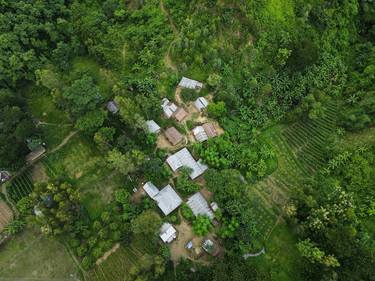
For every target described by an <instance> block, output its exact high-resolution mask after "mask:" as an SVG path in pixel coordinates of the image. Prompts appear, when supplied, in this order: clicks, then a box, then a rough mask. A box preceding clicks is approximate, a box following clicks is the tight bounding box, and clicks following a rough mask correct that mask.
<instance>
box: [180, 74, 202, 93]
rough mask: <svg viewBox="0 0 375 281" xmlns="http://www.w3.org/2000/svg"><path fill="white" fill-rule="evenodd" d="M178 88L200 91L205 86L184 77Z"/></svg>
mask: <svg viewBox="0 0 375 281" xmlns="http://www.w3.org/2000/svg"><path fill="white" fill-rule="evenodd" d="M178 86H179V87H182V88H186V89H193V90H199V89H202V87H203V84H202V83H201V82H199V81H196V80H193V79H190V78H186V77H182V79H181V81H180V83H179V84H178Z"/></svg>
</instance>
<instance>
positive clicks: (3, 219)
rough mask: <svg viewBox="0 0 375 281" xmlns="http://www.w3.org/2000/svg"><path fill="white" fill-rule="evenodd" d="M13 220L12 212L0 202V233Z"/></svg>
mask: <svg viewBox="0 0 375 281" xmlns="http://www.w3.org/2000/svg"><path fill="white" fill-rule="evenodd" d="M12 219H13V212H12V210H11V209H10V208H9V207H8V205H7V204H6V203H5V202H3V201H1V202H0V231H3V229H4V228H5V226H6V225H7V224H8V223H9V222H10V221H11V220H12Z"/></svg>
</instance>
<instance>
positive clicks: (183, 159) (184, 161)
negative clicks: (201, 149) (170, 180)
mask: <svg viewBox="0 0 375 281" xmlns="http://www.w3.org/2000/svg"><path fill="white" fill-rule="evenodd" d="M167 163H168V165H169V166H170V167H171V169H172V170H173V171H174V172H176V171H177V170H178V169H180V168H181V167H184V166H186V167H189V168H191V169H192V172H191V173H190V175H189V176H190V178H191V179H195V178H197V177H199V176H200V175H202V174H203V173H204V172H205V171H206V170H207V169H208V167H207V166H206V165H204V164H203V163H202V162H201V161H198V162H197V161H195V159H194V158H193V156H192V155H191V154H190V152H189V150H188V149H187V148H186V147H185V148H183V149H181V150H180V151H178V152H176V153H175V154H173V155H171V156H169V157H168V158H167Z"/></svg>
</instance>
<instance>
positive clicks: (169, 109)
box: [161, 98, 178, 118]
mask: <svg viewBox="0 0 375 281" xmlns="http://www.w3.org/2000/svg"><path fill="white" fill-rule="evenodd" d="M161 108H162V109H163V112H164V115H165V116H166V117H167V118H170V117H171V116H172V115H173V113H175V112H176V110H177V108H178V107H177V105H175V104H174V103H173V102H170V101H169V100H168V99H167V98H164V99H163V100H162V103H161Z"/></svg>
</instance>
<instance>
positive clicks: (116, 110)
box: [107, 100, 120, 114]
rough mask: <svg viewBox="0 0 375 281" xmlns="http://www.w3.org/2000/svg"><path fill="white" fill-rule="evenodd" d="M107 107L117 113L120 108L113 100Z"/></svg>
mask: <svg viewBox="0 0 375 281" xmlns="http://www.w3.org/2000/svg"><path fill="white" fill-rule="evenodd" d="M107 109H108V111H109V112H111V113H113V114H116V113H117V112H118V111H119V110H120V109H119V107H118V105H117V103H116V102H115V101H113V100H112V101H109V102H108V103H107Z"/></svg>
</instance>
